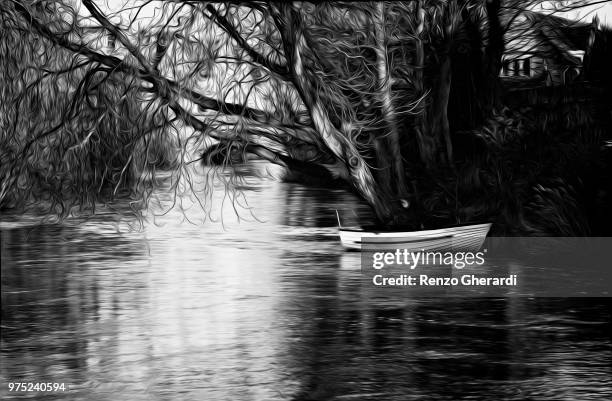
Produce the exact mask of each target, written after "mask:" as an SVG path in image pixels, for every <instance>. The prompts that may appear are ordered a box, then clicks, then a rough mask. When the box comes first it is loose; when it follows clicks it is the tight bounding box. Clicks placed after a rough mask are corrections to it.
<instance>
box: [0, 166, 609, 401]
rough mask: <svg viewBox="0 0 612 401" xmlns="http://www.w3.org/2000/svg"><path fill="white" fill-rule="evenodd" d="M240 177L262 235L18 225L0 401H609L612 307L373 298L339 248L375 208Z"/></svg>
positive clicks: (202, 228)
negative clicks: (29, 386)
mask: <svg viewBox="0 0 612 401" xmlns="http://www.w3.org/2000/svg"><path fill="white" fill-rule="evenodd" d="M241 173H242V175H243V176H244V177H245V179H247V182H246V183H244V185H242V189H243V190H244V193H245V195H246V199H247V200H248V202H249V206H250V207H252V208H253V210H254V215H255V217H256V219H255V218H254V217H253V216H251V214H250V213H249V212H248V211H247V210H245V209H241V210H240V211H239V214H240V215H241V216H242V217H243V218H244V219H242V220H241V221H240V222H238V221H237V219H236V218H235V214H234V211H233V210H232V207H231V202H229V200H227V201H226V205H225V208H224V209H223V211H220V210H219V205H220V204H221V201H222V200H223V195H222V192H220V191H219V192H217V193H216V194H214V195H213V198H214V199H215V203H214V204H215V208H214V209H213V210H211V212H210V215H211V217H213V218H215V217H216V218H220V217H223V219H222V221H223V223H221V221H219V222H217V223H211V222H206V223H204V224H202V222H201V221H200V222H197V221H195V222H194V223H190V222H189V221H187V219H191V220H197V217H198V213H200V215H199V216H200V217H201V212H199V211H198V210H199V209H197V208H190V207H189V206H188V205H187V206H186V205H185V204H183V205H182V206H183V208H184V210H183V211H181V210H180V207H175V208H174V209H173V210H172V211H170V212H169V213H166V214H164V215H160V216H157V217H155V218H153V214H155V213H157V214H159V209H155V207H156V206H154V204H153V206H152V210H151V212H150V213H149V217H148V218H147V219H146V220H145V222H144V225H143V226H142V228H141V229H139V230H136V231H129V230H127V229H126V227H127V226H128V224H127V223H130V224H131V225H132V226H137V224H136V223H137V222H136V221H131V222H130V221H129V220H128V221H127V222H126V221H125V218H120V217H119V216H117V215H116V214H113V213H110V212H105V213H103V214H100V215H98V216H96V217H94V218H91V219H88V220H87V221H71V220H69V221H66V222H64V223H62V224H61V225H60V224H43V225H38V224H36V221H38V220H36V219H33V218H27V217H20V218H17V217H16V216H3V223H2V226H1V227H2V229H1V231H0V232H1V235H2V242H1V244H2V245H1V246H2V248H1V252H2V343H1V352H2V360H1V362H0V366H1V372H0V373H1V378H2V390H1V391H2V392H1V393H0V394H2V398H3V399H5V398H6V399H9V398H13V397H14V398H40V399H91V400H118V399H125V400H141V399H143V400H145V399H146V400H149V399H159V400H165V399H184V400H232V401H233V400H276V399H278V400H343V399H354V400H370V399H372V400H374V399H376V400H407V399H408V400H409V399H428V398H429V399H436V400H440V399H458V398H467V399H487V400H493V399H516V400H521V399H544V398H546V399H555V400H583V399H602V400H603V399H612V371H611V359H612V358H611V357H612V345H611V344H612V343H611V340H610V334H611V333H610V322H611V316H610V307H609V306H608V302H607V300H606V299H546V298H540V299H529V298H506V299H481V298H466V299H462V298H439V299H436V298H419V299H414V298H412V299H410V298H402V297H398V296H396V295H393V296H386V297H385V296H381V295H379V296H375V297H373V296H372V295H371V294H368V293H367V291H365V289H364V288H363V285H362V282H361V281H360V271H359V263H360V261H359V255H358V254H355V253H344V252H342V251H341V249H340V246H339V242H338V238H337V236H336V232H335V224H336V222H335V213H334V209H336V208H339V209H340V211H341V213H342V215H343V216H348V217H345V218H347V219H350V218H351V216H354V215H357V214H363V213H364V210H363V206H360V205H359V204H358V203H357V202H356V201H355V199H354V198H353V197H352V196H351V195H348V194H346V193H345V192H343V191H341V190H333V189H331V190H330V189H313V188H306V187H303V186H300V185H297V184H289V183H280V182H277V181H273V180H268V179H260V178H256V177H254V176H253V177H251V175H252V173H253V172H252V171H251V170H250V169H248V168H245V169H244V170H243V171H241ZM157 195H158V197H159V198H160V202H161V203H162V204H167V203H168V202H170V201H172V196H171V194H170V193H165V192H164V191H163V190H160V192H159V193H158V194H157ZM353 211H355V213H354V214H353ZM118 230H119V231H118ZM11 381H21V382H40V381H45V382H61V383H66V384H67V385H68V386H69V389H70V390H69V391H68V392H66V393H54V394H41V393H33V392H32V393H27V392H26V393H23V392H22V393H18V394H16V393H9V392H8V387H7V382H11Z"/></svg>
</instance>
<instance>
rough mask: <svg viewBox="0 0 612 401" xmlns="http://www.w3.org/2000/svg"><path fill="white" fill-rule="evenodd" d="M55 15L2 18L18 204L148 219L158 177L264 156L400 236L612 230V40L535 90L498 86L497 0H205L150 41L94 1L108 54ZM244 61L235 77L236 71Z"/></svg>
mask: <svg viewBox="0 0 612 401" xmlns="http://www.w3.org/2000/svg"><path fill="white" fill-rule="evenodd" d="M49 3H50V5H48V7H47V8H44V7H39V6H36V5H35V4H33V3H32V4H30V2H27V1H25V2H16V3H9V4H3V5H2V6H0V17H1V18H0V30H1V32H0V91H1V97H2V99H3V102H2V104H1V105H0V149H1V150H0V211H2V212H4V211H13V212H15V211H17V212H20V211H25V210H27V209H37V210H38V211H40V212H43V213H48V214H51V215H57V216H59V217H62V218H63V217H67V216H70V215H72V214H75V213H76V214H79V213H84V214H89V213H95V212H96V207H95V205H96V204H99V203H103V204H105V203H108V202H112V201H113V200H115V199H126V198H127V199H131V200H132V201H133V202H134V203H133V204H134V210H133V212H134V213H137V214H138V213H139V210H140V209H142V208H144V207H146V205H147V200H148V198H149V196H150V194H151V192H152V190H153V189H154V188H155V186H156V185H158V181H159V179H160V178H158V177H159V176H160V172H164V174H163V175H165V178H164V180H165V181H166V182H169V185H170V186H171V188H174V190H176V189H177V188H178V186H179V182H180V181H181V180H187V181H189V179H190V177H189V172H188V171H187V167H188V166H190V165H191V164H193V163H202V164H206V165H210V166H218V167H219V168H223V167H228V166H229V167H231V166H233V165H237V164H240V163H245V162H246V163H248V162H249V160H253V159H256V160H266V161H269V162H272V163H275V164H279V165H281V166H283V167H285V169H286V171H287V173H286V175H285V177H284V179H285V181H290V182H298V183H303V184H305V185H314V186H323V187H333V188H338V187H343V188H346V189H347V190H349V191H352V192H354V193H356V194H357V195H358V196H359V197H360V198H361V199H363V200H364V201H365V202H366V203H367V204H369V205H370V206H371V208H372V210H373V213H374V215H375V216H376V217H377V219H378V223H379V224H380V226H383V227H388V228H389V227H399V226H402V227H404V226H411V227H414V228H415V229H420V228H422V227H425V228H435V227H442V226H445V225H453V224H459V223H467V222H471V221H485V220H486V221H490V222H492V223H493V224H494V225H493V231H492V234H494V235H508V236H521V235H523V236H524V235H535V236H607V235H610V234H611V233H612V211H610V207H611V206H612V177H611V175H612V96H611V95H612V78H611V77H610V76H609V75H610V74H609V72H605V71H609V70H607V69H606V68H607V67H611V66H612V62H611V61H610V57H611V56H610V54H612V51H610V49H611V48H612V32H610V30H608V29H606V28H598V30H597V31H596V35H595V36H594V37H595V38H596V39H597V40H595V41H594V43H595V44H591V45H590V46H591V47H590V48H589V49H587V53H586V54H585V56H584V57H585V59H584V66H583V68H582V70H581V72H580V75H578V76H577V77H575V78H574V79H573V80H572V81H571V82H564V83H563V84H562V85H552V84H548V85H547V84H544V83H542V82H541V81H537V80H535V79H534V80H531V81H529V82H536V84H534V85H533V86H531V87H525V86H524V84H523V81H525V82H527V81H528V80H523V81H521V82H520V83H517V82H513V81H512V80H504V79H502V78H501V77H500V75H499V71H500V70H502V64H503V62H504V60H505V59H504V51H505V49H506V48H507V47H508V46H509V43H510V40H509V39H507V35H508V32H509V31H511V30H512V29H511V28H512V22H509V21H511V20H510V19H509V18H510V16H508V15H505V14H504V12H505V11H504V10H506V9H505V8H504V7H502V6H503V4H502V2H500V1H488V2H486V3H485V4H486V5H484V6H482V5H480V3H478V4H476V2H466V1H456V2H448V3H442V2H435V1H418V2H406V3H404V2H397V3H393V4H387V3H379V4H377V5H371V4H365V3H364V4H361V3H356V4H354V5H336V4H333V3H325V4H322V5H308V6H306V5H302V6H301V7H297V6H296V5H295V4H293V5H286V6H285V5H282V6H280V5H276V4H267V3H266V5H265V6H261V7H262V8H261V9H258V8H256V7H255V6H242V8H241V7H240V6H230V5H224V4H220V5H217V6H213V5H202V6H199V5H192V6H190V7H194V10H193V11H194V15H197V17H196V16H194V17H189V18H187V17H185V18H187V19H183V20H181V21H182V22H180V23H178V24H177V25H176V27H175V28H173V29H174V30H173V31H169V29H170V28H168V24H167V22H168V21H175V19H176V21H175V22H178V21H179V20H178V19H177V18H179V17H177V14H176V13H175V14H173V12H174V11H176V12H177V13H178V11H177V10H176V9H175V8H172V7H176V6H172V5H167V6H164V7H162V13H161V16H160V17H159V20H155V21H152V22H151V26H149V27H147V29H148V30H146V31H142V32H140V33H138V35H140V36H138V35H134V36H130V35H128V32H129V29H127V28H126V27H124V26H120V25H119V24H116V25H113V23H112V22H111V20H110V19H109V18H108V15H106V14H105V13H104V12H103V11H102V10H100V9H99V8H97V6H96V5H95V4H94V3H93V2H91V1H83V2H82V3H83V6H84V7H85V8H87V9H88V10H89V12H90V13H91V14H92V15H93V18H94V19H95V20H96V22H97V24H98V25H97V26H98V27H101V32H103V33H102V36H101V37H102V38H103V39H104V40H106V39H107V38H114V39H113V40H114V42H113V48H112V49H110V50H109V49H107V48H104V46H107V47H108V46H109V44H108V43H106V42H104V43H105V44H104V45H96V44H95V43H94V40H93V39H92V38H94V39H95V38H97V37H96V36H92V37H89V36H87V35H90V33H88V31H87V29H84V28H83V27H82V25H81V22H82V21H80V19H81V17H80V16H79V14H78V12H77V11H76V10H75V9H72V8H70V7H69V6H67V5H66V4H63V2H59V1H58V2H49ZM519 3H520V2H519ZM526 3H527V2H522V3H520V5H521V7H523V8H526V7H527V6H526ZM308 4H309V3H308ZM517 4H518V3H517ZM196 11H197V12H196ZM62 13H63V14H62ZM59 15H64V16H65V17H64V18H58V16H59ZM178 15H180V13H179V14H178ZM70 16H71V17H70ZM163 22H165V23H163ZM96 29H97V28H96ZM584 29H587V28H584ZM196 32H203V33H201V34H197V33H196ZM147 35H148V36H147ZM197 35H200V36H197ZM219 35H225V36H224V39H223V40H222V42H223V43H219V39H218V37H219ZM190 37H191V38H196V39H197V40H195V42H194V41H192V42H189V41H188V40H187V39H186V38H190ZM328 37H333V38H334V39H335V41H334V42H333V43H330V42H329V41H328V40H326V39H325V38H328ZM253 38H257V39H258V40H260V41H261V44H260V45H258V47H252V45H250V44H249V42H248V41H247V40H248V39H253ZM215 40H216V41H215ZM173 41H174V42H173ZM170 44H172V46H170ZM96 46H97V47H96ZM206 52H208V53H206ZM228 58H234V59H235V60H237V61H235V63H237V64H238V66H235V67H232V68H233V69H231V70H221V69H220V65H222V64H223V62H222V61H220V60H225V59H228ZM183 63H185V64H189V63H195V64H194V65H195V67H194V69H193V70H189V69H188V68H189V67H185V68H187V70H186V71H176V68H175V67H176V66H177V65H182V64H183ZM253 65H256V66H259V67H258V68H252V66H253ZM525 68H526V67H525ZM194 77H200V78H198V79H201V80H202V81H205V82H217V84H215V85H217V87H216V88H217V90H218V92H219V93H226V94H227V93H233V95H232V96H234V97H235V98H236V99H238V100H239V101H238V100H236V101H229V100H228V99H230V96H225V97H224V98H222V99H215V98H214V97H209V92H210V91H211V90H209V89H202V84H201V83H200V82H198V81H197V80H196V78H194ZM210 85H211V87H213V86H214V85H213V83H210ZM258 91H259V92H258ZM245 92H248V95H244V93H245ZM236 93H238V94H237V95H236ZM251 93H258V96H259V97H258V98H256V100H253V98H249V96H251ZM245 96H246V97H245ZM252 96H255V95H252ZM255 101H259V102H260V103H259V104H257V105H253V102H255ZM272 106H273V107H274V109H273V110H271V111H270V107H272ZM168 172H169V176H168V174H167V173H168ZM228 186H231V179H230V181H228ZM210 190H212V189H210ZM203 198H204V199H206V198H207V196H206V195H204V196H203Z"/></svg>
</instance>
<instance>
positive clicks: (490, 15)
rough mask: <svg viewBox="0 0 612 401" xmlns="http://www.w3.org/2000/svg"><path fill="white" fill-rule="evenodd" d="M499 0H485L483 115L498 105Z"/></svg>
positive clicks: (501, 51)
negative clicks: (485, 43)
mask: <svg viewBox="0 0 612 401" xmlns="http://www.w3.org/2000/svg"><path fill="white" fill-rule="evenodd" d="M500 10H501V0H487V2H486V11H487V24H488V31H489V35H488V36H489V37H488V41H487V46H486V48H485V60H484V67H485V77H484V78H485V79H484V82H485V85H486V87H485V96H484V99H482V100H483V102H482V106H483V110H485V115H486V114H489V113H490V112H491V111H493V110H494V109H495V108H496V107H497V106H499V103H500V98H501V82H500V79H499V72H500V70H501V66H502V56H503V54H504V31H503V28H502V26H501V22H500V19H499V18H500V15H499V14H500Z"/></svg>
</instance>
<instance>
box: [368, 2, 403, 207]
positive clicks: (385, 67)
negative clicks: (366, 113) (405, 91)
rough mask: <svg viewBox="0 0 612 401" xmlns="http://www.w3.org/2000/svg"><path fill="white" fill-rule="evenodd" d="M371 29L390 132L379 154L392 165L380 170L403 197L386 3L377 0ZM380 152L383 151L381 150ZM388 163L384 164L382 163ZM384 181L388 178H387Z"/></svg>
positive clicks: (384, 113) (381, 102) (382, 98)
mask: <svg viewBox="0 0 612 401" xmlns="http://www.w3.org/2000/svg"><path fill="white" fill-rule="evenodd" d="M373 22H374V31H375V33H376V35H375V36H376V47H375V51H376V70H377V75H378V86H379V90H378V97H379V101H380V104H381V111H382V115H383V118H384V120H385V125H386V126H387V129H388V130H389V132H387V133H385V136H384V142H386V143H385V145H386V146H385V147H386V148H387V149H388V152H384V154H382V155H379V157H380V156H382V157H384V158H389V157H390V159H391V160H389V161H388V162H386V163H383V164H387V165H388V167H389V168H391V172H390V173H391V174H388V173H387V172H383V174H384V175H385V176H387V177H389V179H390V181H391V182H390V184H391V185H390V186H391V188H392V189H394V190H395V194H396V195H397V196H398V197H399V198H405V197H406V196H407V195H408V190H407V187H406V177H405V174H406V173H405V171H404V161H403V159H402V153H401V147H400V133H399V129H398V125H397V120H396V111H395V106H394V105H393V98H392V96H391V81H392V78H391V70H390V67H389V61H388V57H387V43H386V40H387V39H386V36H387V34H386V29H385V28H386V25H385V24H386V23H385V3H383V2H382V1H381V2H378V3H377V4H376V12H375V13H374V21H373ZM381 153H382V152H381ZM385 167H387V166H385ZM386 181H387V180H386ZM393 182H395V188H393Z"/></svg>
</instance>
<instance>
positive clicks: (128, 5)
mask: <svg viewBox="0 0 612 401" xmlns="http://www.w3.org/2000/svg"><path fill="white" fill-rule="evenodd" d="M74 1H75V3H80V1H78V0H74ZM577 2H578V1H576V0H574V1H565V2H564V3H566V4H572V3H577ZM590 2H591V3H594V5H592V6H587V7H583V8H580V9H577V10H572V11H569V12H557V14H556V15H559V16H561V17H565V18H568V19H572V20H581V21H585V22H591V20H592V18H593V16H594V15H597V16H598V17H599V19H600V21H601V23H602V24H603V25H605V26H608V27H611V28H612V0H609V1H602V0H591V1H590ZM95 3H96V4H97V5H98V7H99V8H100V9H101V10H102V11H103V12H105V13H106V12H109V11H110V12H117V11H119V10H122V9H126V10H127V11H125V12H122V13H121V15H122V16H123V17H124V18H126V17H130V16H133V15H134V13H135V10H134V9H133V7H134V6H135V5H139V4H142V3H144V1H143V0H97V1H96V2H95ZM160 3H161V2H158V1H153V2H151V3H150V4H149V5H147V6H145V7H144V8H143V9H142V10H141V11H140V13H139V18H138V21H137V24H139V25H140V24H145V25H146V23H147V22H148V21H150V19H151V18H153V17H154V16H155V15H156V14H158V13H159V11H158V10H157V9H158V8H159V4H160ZM553 3H558V2H553V1H544V2H543V3H542V5H541V6H539V7H542V8H543V9H544V10H552V4H553ZM80 13H81V14H82V15H89V13H88V11H87V9H85V7H83V6H81V7H80Z"/></svg>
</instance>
